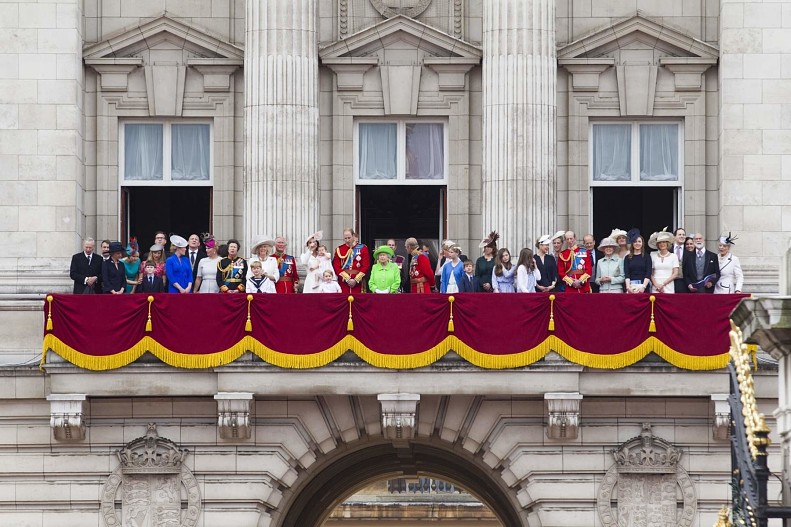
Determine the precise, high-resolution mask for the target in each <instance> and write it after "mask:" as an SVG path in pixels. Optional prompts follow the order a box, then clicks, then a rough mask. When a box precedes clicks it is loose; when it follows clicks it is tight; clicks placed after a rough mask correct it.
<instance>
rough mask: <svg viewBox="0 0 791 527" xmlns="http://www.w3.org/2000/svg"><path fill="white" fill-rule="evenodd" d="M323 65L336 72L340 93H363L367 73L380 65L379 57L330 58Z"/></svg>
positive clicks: (323, 60) (324, 60)
mask: <svg viewBox="0 0 791 527" xmlns="http://www.w3.org/2000/svg"><path fill="white" fill-rule="evenodd" d="M321 63H322V64H323V65H325V66H327V67H328V68H330V69H331V70H332V71H334V72H335V82H336V84H337V86H338V90H339V91H362V89H363V76H364V75H365V72H366V71H368V70H369V69H371V68H373V67H374V66H376V65H378V64H379V58H378V57H328V58H325V59H322V61H321Z"/></svg>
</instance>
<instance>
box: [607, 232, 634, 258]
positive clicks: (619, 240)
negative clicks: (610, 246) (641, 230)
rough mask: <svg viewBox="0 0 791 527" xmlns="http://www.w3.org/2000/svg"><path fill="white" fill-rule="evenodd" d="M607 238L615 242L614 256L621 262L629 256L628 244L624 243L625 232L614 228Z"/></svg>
mask: <svg viewBox="0 0 791 527" xmlns="http://www.w3.org/2000/svg"><path fill="white" fill-rule="evenodd" d="M609 238H612V239H613V240H615V243H616V244H617V247H616V248H615V253H614V254H616V255H617V256H618V258H620V259H621V261H623V259H624V258H626V255H627V254H629V244H627V243H626V231H624V230H622V229H619V228H618V227H616V228H614V229H613V230H612V232H611V233H610V236H609Z"/></svg>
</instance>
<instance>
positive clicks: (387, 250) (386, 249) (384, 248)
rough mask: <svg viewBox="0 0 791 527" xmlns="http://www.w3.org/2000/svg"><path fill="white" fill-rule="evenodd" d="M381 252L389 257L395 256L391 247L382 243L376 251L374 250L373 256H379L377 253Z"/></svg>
mask: <svg viewBox="0 0 791 527" xmlns="http://www.w3.org/2000/svg"><path fill="white" fill-rule="evenodd" d="M381 253H387V255H388V256H390V258H393V257H394V256H395V253H394V252H393V249H391V248H390V247H388V246H387V245H382V246H381V247H379V248H378V249H377V250H376V251H374V258H379V255H380V254H381Z"/></svg>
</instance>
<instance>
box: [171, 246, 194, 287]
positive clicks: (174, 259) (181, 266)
mask: <svg viewBox="0 0 791 527" xmlns="http://www.w3.org/2000/svg"><path fill="white" fill-rule="evenodd" d="M170 244H171V246H172V247H174V250H173V254H172V255H171V256H170V257H169V258H168V259H167V260H166V261H165V273H166V274H167V275H168V293H192V263H190V259H189V258H187V240H185V239H184V238H182V237H181V236H179V235H178V234H174V235H173V236H171V237H170Z"/></svg>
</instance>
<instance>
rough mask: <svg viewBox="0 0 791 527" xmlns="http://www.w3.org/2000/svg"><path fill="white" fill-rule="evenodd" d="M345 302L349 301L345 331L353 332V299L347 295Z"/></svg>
mask: <svg viewBox="0 0 791 527" xmlns="http://www.w3.org/2000/svg"><path fill="white" fill-rule="evenodd" d="M346 300H348V301H349V321H348V322H347V323H346V331H354V321H352V302H354V297H353V296H352V295H349V297H348V298H347V299H346Z"/></svg>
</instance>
